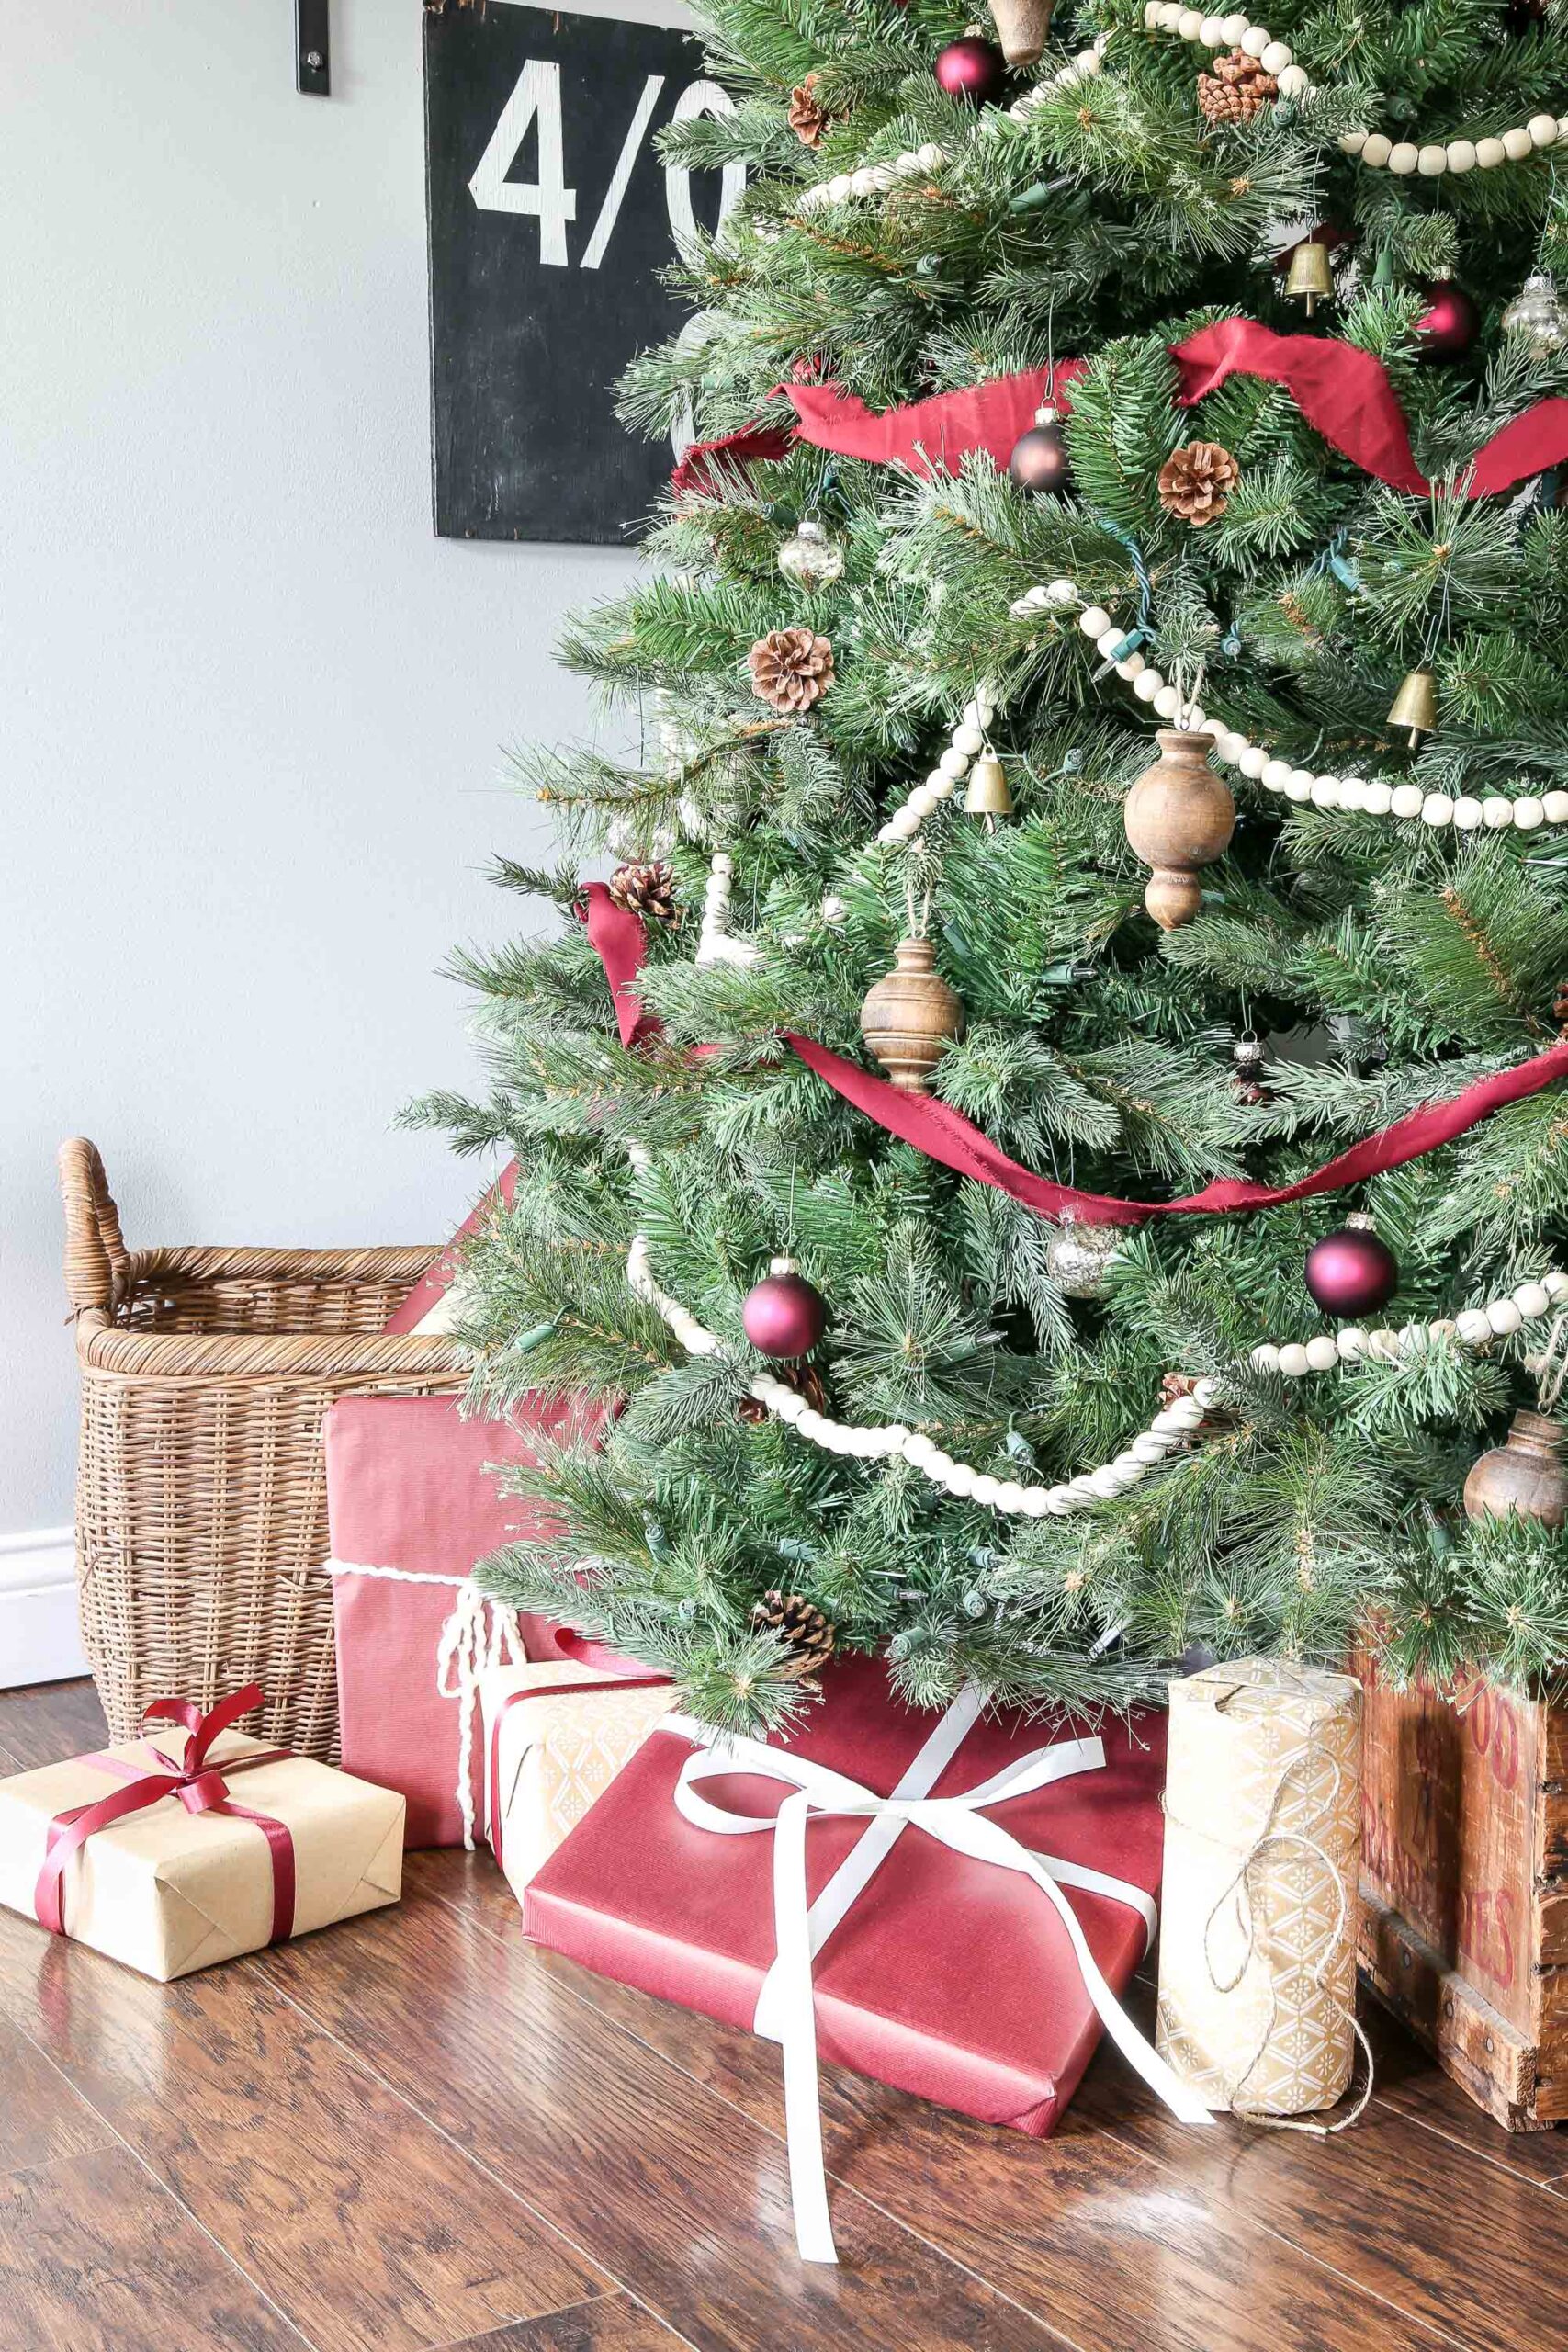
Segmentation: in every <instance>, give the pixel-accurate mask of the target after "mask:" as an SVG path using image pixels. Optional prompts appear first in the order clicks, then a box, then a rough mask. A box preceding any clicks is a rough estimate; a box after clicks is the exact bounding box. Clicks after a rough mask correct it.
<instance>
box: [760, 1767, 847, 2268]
mask: <svg viewBox="0 0 1568 2352" xmlns="http://www.w3.org/2000/svg"><path fill="white" fill-rule="evenodd" d="M810 1810H811V1800H810V1798H809V1797H808V1796H807V1793H806V1792H805V1790H804V1789H801V1790H798V1791H796V1792H795V1795H793V1796H787V1797H785V1799H784V1803H783V1804H782V1805H781V1806H780V1807H779V1810H778V1815H777V1820H776V1824H775V1826H774V1830H773V1921H774V1926H775V1928H776V1931H777V1935H778V1946H779V1949H778V1958H777V1959H776V1961H775V1962H774V1963H773V1970H774V1972H775V1973H776V1974H777V1977H778V1982H779V1985H780V1990H781V1996H782V2003H783V2007H784V2011H785V2013H786V2016H787V2018H788V2021H789V2025H790V2028H791V2030H788V2031H786V2033H785V2034H784V2134H785V2143H786V2145H787V2148H788V2151H789V2194H790V2202H791V2205H792V2206H793V2208H794V2211H795V2245H796V2246H797V2247H798V2248H799V2250H800V2258H801V2260H802V2261H803V2262H837V2260H838V2259H839V2249H838V2247H837V2246H836V2245H834V2243H833V2224H832V2222H831V2220H830V2219H829V2212H828V2165H827V2159H826V2158H825V2157H824V2155H823V2153H822V2098H821V2089H820V2086H819V2083H818V2074H817V2004H816V2000H815V1997H814V1996H813V1994H812V1989H811V1922H810V1914H809V1911H808V1909H807V1900H806V1824H807V1816H808V1815H809V1813H810Z"/></svg>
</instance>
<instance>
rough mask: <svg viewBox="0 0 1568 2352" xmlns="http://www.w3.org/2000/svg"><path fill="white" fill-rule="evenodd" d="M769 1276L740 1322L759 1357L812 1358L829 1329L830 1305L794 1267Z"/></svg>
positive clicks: (748, 1302)
mask: <svg viewBox="0 0 1568 2352" xmlns="http://www.w3.org/2000/svg"><path fill="white" fill-rule="evenodd" d="M776 1266H777V1261H775V1271H774V1272H773V1273H771V1274H767V1275H765V1276H764V1277H763V1279H762V1280H761V1282H760V1283H756V1284H754V1285H753V1287H752V1288H751V1289H750V1290H749V1291H748V1292H747V1294H746V1304H745V1306H743V1307H742V1308H741V1310H740V1320H741V1322H742V1323H743V1324H744V1326H745V1328H746V1337H747V1338H748V1339H749V1340H750V1342H751V1345H752V1346H753V1347H754V1348H755V1349H756V1350H757V1352H758V1353H759V1355H764V1356H781V1357H785V1358H791V1359H793V1358H794V1357H795V1356H804V1355H808V1354H809V1353H810V1351H811V1350H812V1349H813V1348H814V1347H815V1346H816V1345H817V1342H818V1340H819V1339H820V1338H821V1337H822V1334H823V1332H824V1331H825V1330H826V1329H827V1328H828V1302H827V1300H826V1299H825V1298H824V1297H823V1295H822V1294H821V1292H820V1291H819V1290H818V1289H817V1287H816V1286H815V1284H814V1283H808V1282H807V1279H806V1277H805V1275H804V1274H797V1273H796V1272H795V1270H794V1269H793V1267H790V1268H786V1270H785V1271H784V1272H782V1273H781V1272H778V1271H776Z"/></svg>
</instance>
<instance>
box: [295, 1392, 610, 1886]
mask: <svg viewBox="0 0 1568 2352" xmlns="http://www.w3.org/2000/svg"><path fill="white" fill-rule="evenodd" d="M570 1417H571V1408H570V1404H569V1401H568V1400H567V1399H565V1398H563V1397H538V1398H535V1399H530V1400H529V1402H528V1405H527V1406H525V1407H523V1408H519V1409H518V1411H517V1412H516V1413H515V1414H514V1416H513V1419H512V1420H510V1421H486V1420H465V1419H464V1418H463V1416H462V1414H461V1413H460V1412H459V1411H458V1409H457V1401H456V1399H454V1398H452V1397H340V1399H339V1400H338V1402H337V1403H336V1404H335V1405H333V1407H332V1408H331V1410H330V1411H329V1412H328V1414H327V1416H326V1420H325V1433H326V1457H327V1516H328V1521H329V1526H330V1530H331V1539H332V1551H333V1557H332V1558H331V1560H330V1561H329V1562H328V1564H327V1565H328V1567H329V1569H330V1570H331V1573H332V1578H333V1619H334V1623H335V1628H336V1635H337V1679H338V1716H339V1723H340V1725H341V1729H342V1737H343V1762H344V1770H347V1771H350V1772H355V1773H357V1774H358V1775H359V1777H360V1778H361V1779H362V1780H366V1781H375V1782H376V1783H377V1785H378V1787H380V1788H384V1789H398V1790H400V1791H401V1792H402V1794H403V1795H404V1796H405V1797H406V1798H407V1800H408V1830H407V1844H408V1846H409V1848H410V1849H411V1850H412V1849H413V1848H415V1847H417V1846H458V1845H468V1846H471V1845H472V1844H473V1842H474V1838H473V1832H474V1826H475V1822H476V1820H477V1819H482V1817H483V1806H482V1790H481V1788H480V1785H479V1781H480V1775H481V1773H482V1769H483V1766H482V1758H481V1754H480V1748H481V1743H480V1741H479V1739H478V1738H477V1737H476V1736H475V1735H476V1730H477V1725H478V1721H479V1717H478V1695H477V1683H478V1679H479V1674H480V1673H481V1672H482V1671H483V1670H484V1669H485V1668H488V1667H492V1666H503V1665H507V1664H509V1663H513V1662H521V1661H522V1660H523V1659H525V1658H555V1657H570V1658H573V1659H575V1660H578V1661H580V1662H581V1660H582V1659H584V1658H587V1659H588V1660H589V1661H590V1662H592V1663H595V1664H598V1663H612V1662H614V1663H615V1664H616V1665H618V1664H619V1661H618V1660H614V1657H613V1653H611V1652H607V1651H600V1650H599V1649H597V1648H596V1647H589V1646H585V1645H582V1644H581V1643H579V1642H577V1640H576V1638H575V1636H564V1635H563V1634H561V1632H560V1630H559V1629H558V1627H557V1626H555V1625H554V1624H552V1623H551V1622H550V1620H549V1619H548V1618H547V1617H534V1616H527V1615H519V1614H518V1613H517V1612H515V1611H512V1610H509V1609H505V1608H503V1607H502V1606H501V1605H500V1604H499V1603H498V1602H495V1601H492V1600H488V1599H487V1597H486V1596H485V1595H484V1594H483V1593H481V1592H479V1590H478V1589H477V1588H476V1587H475V1586H473V1585H472V1584H470V1583H469V1581H468V1577H469V1574H470V1572H471V1570H472V1568H473V1566H474V1564H475V1562H476V1561H478V1560H481V1559H483V1558H484V1557H485V1555H486V1554H487V1553H490V1552H495V1551H498V1550H500V1548H501V1547H502V1544H508V1543H511V1542H512V1541H513V1539H514V1538H515V1537H517V1536H518V1535H520V1534H524V1533H525V1532H527V1531H528V1529H529V1527H530V1525H531V1524H533V1523H534V1521H536V1518H537V1513H536V1511H531V1510H530V1506H529V1505H527V1504H526V1503H524V1502H520V1501H518V1500H517V1499H516V1498H513V1497H508V1496H503V1495H502V1492H501V1490H500V1487H499V1484H498V1482H497V1480H496V1479H495V1478H494V1477H493V1476H491V1474H490V1473H489V1471H488V1470H487V1468H486V1464H489V1463H493V1462H523V1461H527V1460H528V1459H529V1458H530V1448H531V1445H532V1442H533V1441H534V1439H535V1438H536V1437H537V1436H538V1435H539V1434H540V1433H547V1434H553V1433H556V1432H558V1431H560V1430H563V1428H564V1425H565V1424H566V1423H567V1422H568V1420H569V1419H570ZM579 1419H581V1414H580V1415H579Z"/></svg>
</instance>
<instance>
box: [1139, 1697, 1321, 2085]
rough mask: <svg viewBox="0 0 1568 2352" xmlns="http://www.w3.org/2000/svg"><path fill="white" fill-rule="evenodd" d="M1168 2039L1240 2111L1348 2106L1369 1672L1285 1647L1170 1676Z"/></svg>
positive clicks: (1164, 1955)
mask: <svg viewBox="0 0 1568 2352" xmlns="http://www.w3.org/2000/svg"><path fill="white" fill-rule="evenodd" d="M1165 1805H1166V1840H1165V1876H1164V1889H1163V1894H1162V1898H1161V1902H1162V1913H1163V1917H1162V1922H1161V1930H1160V1962H1159V2019H1158V2031H1157V2047H1158V2049H1159V2051H1160V2053H1161V2055H1162V2056H1163V2057H1165V2058H1167V2059H1168V2061H1169V2062H1170V2064H1171V2065H1172V2066H1173V2067H1174V2068H1175V2069H1176V2071H1177V2073H1178V2074H1179V2075H1181V2076H1182V2077H1183V2078H1184V2079H1185V2080H1186V2081H1188V2082H1189V2083H1190V2084H1191V2085H1192V2086H1193V2087H1194V2089H1196V2090H1197V2092H1198V2093H1199V2096H1200V2097H1201V2098H1203V2099H1204V2100H1205V2102H1206V2103H1207V2104H1208V2105H1209V2106H1211V2107H1213V2108H1226V2109H1233V2110H1234V2111H1235V2112H1236V2113H1238V2114H1239V2113H1251V2114H1258V2115H1269V2116H1292V2115H1303V2114H1311V2113H1314V2112H1316V2111H1318V2110H1320V2109H1324V2108H1329V2107H1333V2106H1334V2105H1335V2104H1336V2103H1337V2100H1339V2099H1340V2098H1343V2097H1344V2095H1345V2092H1346V2090H1347V2088H1348V2085H1349V2081H1350V2076H1351V2072H1352V2069H1353V2064H1354V2059H1355V2026H1354V2022H1353V2019H1354V2016H1355V1989H1356V1923H1357V1902H1358V1882H1359V1870H1360V1847H1361V1686H1360V1684H1359V1682H1358V1681H1356V1680H1355V1679H1354V1678H1353V1677H1352V1676H1350V1675H1348V1674H1330V1673H1324V1672H1321V1671H1318V1670H1317V1669H1315V1668H1300V1667H1296V1666H1292V1664H1290V1663H1289V1662H1288V1661H1287V1660H1283V1659H1276V1658H1243V1659H1241V1660H1239V1661H1237V1662H1235V1663H1234V1664H1230V1665H1224V1666H1213V1667H1210V1668H1207V1669H1206V1670H1205V1671H1204V1672H1203V1673H1201V1674H1194V1675H1190V1676H1189V1677H1188V1678H1187V1679H1185V1680H1184V1681H1179V1682H1173V1683H1172V1684H1171V1687H1170V1744H1169V1755H1168V1766H1167V1779H1166V1797H1165Z"/></svg>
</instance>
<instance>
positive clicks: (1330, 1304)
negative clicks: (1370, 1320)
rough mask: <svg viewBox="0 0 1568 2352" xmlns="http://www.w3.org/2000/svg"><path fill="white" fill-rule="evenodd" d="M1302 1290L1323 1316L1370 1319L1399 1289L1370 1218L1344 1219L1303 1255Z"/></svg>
mask: <svg viewBox="0 0 1568 2352" xmlns="http://www.w3.org/2000/svg"><path fill="white" fill-rule="evenodd" d="M1306 1286H1307V1288H1308V1290H1309V1291H1310V1292H1311V1293H1312V1295H1313V1297H1314V1300H1315V1301H1316V1303H1317V1305H1318V1306H1321V1307H1322V1309H1323V1311H1324V1313H1325V1315H1349V1316H1353V1317H1360V1316H1362V1315H1375V1314H1376V1312H1377V1310H1378V1308H1379V1307H1380V1306H1387V1305H1388V1302H1389V1300H1390V1299H1391V1298H1392V1297H1393V1294H1394V1292H1395V1291H1396V1290H1397V1289H1398V1288H1399V1261H1398V1259H1397V1258H1396V1257H1395V1256H1394V1254H1393V1250H1391V1249H1390V1248H1389V1246H1388V1243H1387V1242H1386V1241H1380V1240H1379V1239H1378V1237H1377V1235H1376V1234H1375V1233H1374V1232H1373V1231H1372V1221H1371V1217H1370V1216H1348V1217H1347V1218H1346V1220H1345V1222H1344V1224H1343V1225H1342V1226H1341V1227H1339V1229H1338V1231H1337V1233H1325V1235H1324V1237H1323V1239H1322V1240H1321V1241H1314V1243H1313V1245H1312V1248H1311V1249H1310V1250H1308V1251H1307V1257H1306Z"/></svg>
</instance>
